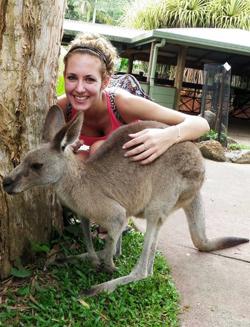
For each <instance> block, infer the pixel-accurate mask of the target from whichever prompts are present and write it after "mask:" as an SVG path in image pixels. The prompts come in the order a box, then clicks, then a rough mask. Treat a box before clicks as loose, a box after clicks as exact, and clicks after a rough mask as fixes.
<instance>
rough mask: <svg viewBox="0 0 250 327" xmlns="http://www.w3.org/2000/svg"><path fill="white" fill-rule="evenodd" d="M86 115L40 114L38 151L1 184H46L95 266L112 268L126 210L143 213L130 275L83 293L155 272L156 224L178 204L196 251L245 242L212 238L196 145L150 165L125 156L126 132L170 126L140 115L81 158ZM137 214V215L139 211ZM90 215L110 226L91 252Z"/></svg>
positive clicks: (13, 188)
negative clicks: (77, 223)
mask: <svg viewBox="0 0 250 327" xmlns="http://www.w3.org/2000/svg"><path fill="white" fill-rule="evenodd" d="M82 123H83V114H82V113H80V114H78V115H77V116H76V118H75V119H73V120H72V121H70V122H69V123H67V124H65V120H64V116H63V113H62V111H61V109H60V108H58V107H57V106H53V107H51V108H50V110H49V112H48V114H47V117H46V119H45V125H44V132H43V139H44V142H45V143H43V144H42V145H41V146H40V147H39V148H38V149H36V150H33V151H30V152H29V153H28V154H27V155H26V156H25V158H24V160H23V161H22V163H21V164H20V165H19V166H17V167H16V168H15V169H14V170H13V171H12V172H11V173H10V174H9V176H7V177H5V178H4V180H3V187H4V190H5V191H6V192H7V193H9V194H17V193H19V192H23V191H25V190H27V189H29V188H32V187H34V186H39V185H47V184H51V185H53V187H54V190H55V192H56V194H57V195H58V197H59V198H60V200H61V202H62V203H63V204H65V205H66V206H67V207H68V208H70V209H71V210H72V211H74V212H75V213H76V214H77V215H78V216H79V217H87V219H88V221H86V220H85V219H84V218H82V221H83V226H84V227H85V228H84V229H85V237H86V239H87V253H85V254H82V255H79V256H78V257H79V258H82V259H84V258H87V257H88V258H90V260H91V261H92V263H93V264H94V265H98V264H99V263H100V261H102V262H103V263H104V266H105V267H106V268H107V270H110V271H112V270H114V269H115V265H114V262H113V257H114V255H115V250H116V244H117V242H118V240H119V237H120V235H121V233H122V231H123V229H124V227H125V226H126V224H127V218H128V217H129V216H132V215H133V216H137V215H139V214H141V213H143V214H144V218H145V219H146V220H147V229H146V233H145V238H144V246H143V250H142V253H141V256H140V258H139V259H138V262H137V264H136V265H135V267H134V268H133V269H132V271H131V273H130V274H129V275H127V276H123V277H120V278H116V279H111V280H109V281H107V282H104V283H101V284H98V285H95V286H92V287H91V288H90V289H89V290H86V291H85V295H89V296H92V295H95V294H98V293H100V292H102V291H108V292H112V291H113V290H115V289H116V287H117V286H118V285H124V284H127V283H129V282H132V281H138V280H141V279H143V278H146V277H147V276H149V275H151V274H152V273H153V264H154V257H155V251H156V246H157V237H158V234H159V230H160V228H161V226H162V224H163V223H164V221H165V220H166V219H167V217H168V216H169V215H170V213H172V212H173V211H174V210H176V209H179V208H183V209H184V211H185V213H186V216H187V220H188V225H189V230H190V234H191V238H192V241H193V243H194V245H195V247H196V248H197V249H198V250H200V251H213V250H218V249H224V248H227V247H231V246H234V245H238V244H241V243H245V242H248V241H249V240H248V239H246V238H237V237H224V238H216V239H212V240H209V239H208V238H207V236H206V232H205V217H204V210H203V205H202V199H201V195H200V189H201V186H202V183H203V180H204V175H205V168H204V163H203V158H202V156H201V154H200V151H199V149H198V148H197V147H196V146H195V145H194V144H193V143H191V142H183V143H178V144H175V145H173V146H172V147H170V148H169V149H168V150H167V151H166V152H165V153H164V154H163V155H162V156H160V157H159V158H158V159H157V160H155V161H154V162H152V163H151V164H149V165H145V166H142V165H140V164H138V163H136V162H132V161H130V160H129V159H128V158H126V157H124V151H125V150H123V149H122V145H123V144H124V143H125V142H126V141H128V140H129V136H128V134H130V133H136V132H138V131H140V130H142V129H145V128H149V127H157V128H167V125H164V124H161V123H157V122H150V121H141V122H136V123H132V124H129V125H124V126H122V127H120V128H119V129H117V130H116V131H115V132H114V133H113V134H112V135H111V136H110V137H109V138H108V140H107V141H106V142H104V143H103V145H101V146H100V148H99V149H98V150H97V151H96V152H95V153H94V154H93V155H91V156H90V157H89V158H88V159H86V160H84V161H83V160H80V159H79V156H77V155H76V154H74V153H73V151H72V149H71V147H69V146H68V145H70V144H72V143H73V142H74V141H75V140H76V139H77V138H78V137H79V135H80V130H81V127H82ZM140 216H141V215H140ZM89 221H93V222H95V223H97V224H99V225H101V226H102V227H104V228H105V229H106V230H107V232H108V237H107V240H106V243H105V246H104V249H103V250H102V251H99V252H95V250H94V247H93V244H92V242H91V237H90V234H89Z"/></svg>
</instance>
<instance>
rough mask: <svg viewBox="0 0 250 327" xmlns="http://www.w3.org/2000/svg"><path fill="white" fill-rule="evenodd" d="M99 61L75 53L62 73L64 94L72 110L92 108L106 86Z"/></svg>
mask: <svg viewBox="0 0 250 327" xmlns="http://www.w3.org/2000/svg"><path fill="white" fill-rule="evenodd" d="M101 68H102V63H101V60H100V59H99V58H97V57H95V56H91V55H89V54H80V53H75V54H73V55H71V56H70V57H69V58H68V61H67V65H66V67H65V71H64V79H65V92H66V95H67V97H68V100H69V102H70V103H71V104H72V106H73V108H74V109H76V110H80V111H86V110H88V109H89V108H91V107H92V106H94V105H95V104H96V103H97V102H98V100H99V99H100V97H101V91H102V90H103V88H104V87H105V86H106V85H104V84H105V83H104V81H103V80H102V74H101Z"/></svg>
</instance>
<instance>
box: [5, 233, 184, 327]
mask: <svg viewBox="0 0 250 327" xmlns="http://www.w3.org/2000/svg"><path fill="white" fill-rule="evenodd" d="M71 232H72V231H71ZM72 236H73V237H72ZM81 243H82V242H81V238H80V236H79V235H76V233H73V234H69V233H67V234H65V235H64V236H63V237H60V238H58V239H57V240H54V241H53V242H52V244H51V245H50V248H51V249H50V252H49V253H51V252H52V251H54V250H58V249H60V250H63V252H64V253H65V254H69V253H77V252H82V251H81V248H82V246H83V245H82V244H81ZM142 243H143V236H142V235H141V234H140V233H138V232H135V231H131V232H129V233H128V234H126V235H125V236H124V237H123V255H122V256H121V257H120V258H119V259H118V260H117V261H116V265H117V267H118V268H119V270H118V272H116V273H115V274H114V276H113V277H118V276H122V275H125V274H128V273H129V272H130V271H131V269H132V267H133V266H134V264H135V263H136V260H137V259H138V257H139V255H140V252H141V248H142ZM96 246H97V247H99V248H101V247H102V246H103V241H100V240H99V239H96ZM38 248H39V247H38ZM47 255H48V254H47ZM38 258H39V260H40V266H41V267H42V261H41V260H42V259H41V258H42V254H41V251H40V252H39V256H38ZM43 260H44V261H45V254H44V258H43ZM38 262H39V261H38ZM38 265H39V264H38V263H36V266H34V267H33V269H31V267H28V269H29V270H32V276H31V277H30V278H23V279H20V278H16V277H15V278H14V277H12V278H11V279H9V280H8V281H5V282H4V283H3V285H2V287H1V289H0V290H1V293H0V294H1V297H0V299H1V301H2V305H1V309H0V326H25V327H26V326H49V327H61V326H62V327H64V326H73V327H77V326H79V327H80V326H86V327H88V326H89V327H94V326H100V327H101V326H112V327H119V326H131V327H146V326H148V327H152V326H153V327H157V326H169V327H175V326H179V322H178V313H179V304H178V301H179V295H178V293H177V291H176V289H175V286H174V284H173V281H172V278H171V275H170V271H169V268H168V266H167V264H166V261H165V259H164V258H163V256H162V255H161V254H159V253H157V255H156V260H155V266H154V275H153V276H152V277H149V278H147V279H145V280H142V281H139V282H135V283H130V284H128V285H125V286H120V287H118V288H117V289H116V290H115V291H114V292H113V293H110V294H107V293H102V294H100V295H98V296H96V297H92V298H87V297H81V296H80V292H81V290H83V289H86V288H89V287H90V286H91V285H94V284H97V283H100V282H103V281H106V280H109V279H110V276H109V275H108V274H107V273H97V272H96V271H95V270H94V269H93V268H92V267H91V266H90V265H89V264H88V263H86V262H85V263H84V262H77V263H75V264H68V265H66V266H62V267H56V266H51V267H50V268H49V269H48V271H46V272H44V271H43V270H42V269H41V268H40V269H39V267H38ZM26 269H27V267H26Z"/></svg>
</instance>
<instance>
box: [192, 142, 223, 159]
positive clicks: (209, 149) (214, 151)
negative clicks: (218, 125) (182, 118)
mask: <svg viewBox="0 0 250 327" xmlns="http://www.w3.org/2000/svg"><path fill="white" fill-rule="evenodd" d="M197 145H198V147H199V149H200V151H201V153H202V155H203V157H204V158H207V159H210V160H215V161H222V162H224V161H227V158H226V156H225V151H224V148H223V146H222V145H221V144H220V142H218V141H214V140H208V141H202V142H200V143H197Z"/></svg>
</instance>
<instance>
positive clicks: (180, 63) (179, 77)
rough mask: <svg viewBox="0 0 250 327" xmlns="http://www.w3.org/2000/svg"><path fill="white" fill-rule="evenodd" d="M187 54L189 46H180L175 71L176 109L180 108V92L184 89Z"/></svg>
mask: <svg viewBox="0 0 250 327" xmlns="http://www.w3.org/2000/svg"><path fill="white" fill-rule="evenodd" d="M186 55H187V47H185V46H183V47H180V49H179V53H178V59H177V66H176V73H175V81H174V86H175V89H176V93H175V109H176V110H179V102H180V93H181V89H182V82H183V72H184V68H185V63H186Z"/></svg>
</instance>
